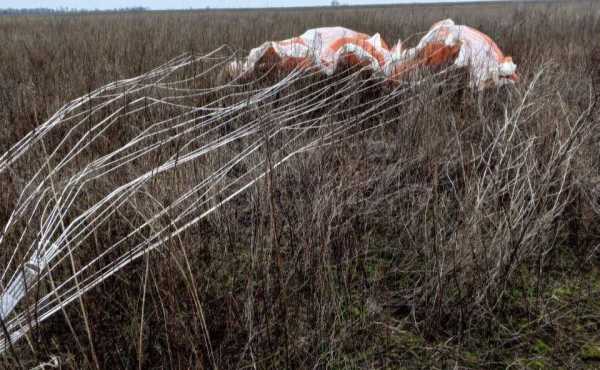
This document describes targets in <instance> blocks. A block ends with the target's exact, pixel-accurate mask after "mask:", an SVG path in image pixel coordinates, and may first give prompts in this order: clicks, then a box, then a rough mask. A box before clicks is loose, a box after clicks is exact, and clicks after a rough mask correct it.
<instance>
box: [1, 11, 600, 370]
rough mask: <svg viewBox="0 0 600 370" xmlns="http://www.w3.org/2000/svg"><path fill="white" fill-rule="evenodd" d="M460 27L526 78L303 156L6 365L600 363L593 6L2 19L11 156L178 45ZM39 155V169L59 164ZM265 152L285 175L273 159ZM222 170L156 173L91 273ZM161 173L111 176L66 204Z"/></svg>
mask: <svg viewBox="0 0 600 370" xmlns="http://www.w3.org/2000/svg"><path fill="white" fill-rule="evenodd" d="M447 17H451V18H453V19H454V20H455V21H457V22H459V23H465V24H468V25H471V26H474V27H477V28H479V29H481V30H482V31H484V32H486V33H488V34H489V35H490V36H492V37H493V38H494V39H495V40H496V41H497V43H498V44H499V46H500V47H501V48H502V49H503V50H504V51H505V52H506V53H507V54H509V55H512V56H513V59H514V60H515V62H516V63H517V65H518V68H519V69H518V73H519V75H520V76H521V78H522V81H521V83H520V84H519V85H517V86H515V87H514V88H509V89H502V90H499V91H488V92H486V93H484V94H477V93H475V92H472V91H469V90H465V89H458V90H457V91H458V92H456V93H452V94H448V93H445V90H444V88H439V87H436V88H433V87H432V86H427V87H424V88H422V89H420V90H417V91H410V92H409V93H410V94H414V96H418V97H419V99H417V100H416V102H415V103H414V104H415V107H416V108H415V109H411V110H410V111H408V110H402V108H397V109H394V110H393V111H392V112H389V113H388V114H387V115H386V116H385V117H383V116H382V117H379V116H374V117H372V121H374V122H375V123H376V122H377V121H378V120H383V119H384V118H385V119H388V118H390V117H392V118H393V117H394V115H397V116H398V117H402V118H401V119H400V118H399V119H398V120H397V121H395V122H394V123H393V124H389V125H386V126H385V127H383V128H381V129H377V130H374V131H372V132H370V133H368V134H365V135H362V136H360V137H359V138H357V139H356V140H355V141H346V142H343V143H341V144H340V145H336V146H331V147H327V148H324V149H321V150H315V151H311V152H309V153H306V154H305V155H301V156H297V157H296V158H294V159H293V160H292V161H290V162H288V163H286V165H285V166H282V167H280V168H278V169H277V170H276V171H274V172H273V173H272V174H271V175H269V176H267V177H266V178H265V180H264V181H261V182H259V183H258V184H257V185H256V186H255V187H253V188H251V189H249V190H248V191H247V192H246V193H244V194H243V195H242V196H241V197H240V198H239V199H236V201H235V202H232V203H229V204H227V205H226V206H223V207H222V208H220V209H219V210H218V211H217V212H215V213H214V214H213V215H211V217H209V218H208V219H206V220H205V221H202V222H200V223H198V224H197V225H196V226H194V227H193V228H192V229H191V230H189V231H188V232H186V233H184V234H182V235H181V236H180V237H179V238H177V239H176V240H171V241H169V243H168V244H167V245H166V246H165V248H163V249H160V250H157V251H156V252H153V253H150V254H148V255H146V257H144V258H142V259H141V260H139V261H137V262H135V263H133V264H131V265H130V266H128V267H127V268H126V269H124V270H122V271H121V272H120V273H119V274H117V275H116V276H114V277H112V278H111V279H110V280H108V281H107V282H105V283H104V284H102V285H100V286H99V287H97V288H95V289H94V290H93V291H91V292H89V293H88V294H86V295H84V296H83V299H82V300H81V301H79V302H77V303H76V304H73V305H70V306H68V307H67V308H66V309H65V311H64V312H63V313H61V314H58V315H56V316H55V317H54V318H52V319H51V320H49V321H47V322H45V323H43V324H42V325H41V326H40V327H39V328H37V329H36V330H34V331H33V332H32V333H31V335H30V336H29V337H28V338H27V340H23V341H22V342H19V343H17V344H16V345H15V348H14V350H13V351H9V352H7V353H6V354H5V355H4V357H3V358H2V363H1V364H0V365H1V366H5V367H6V368H19V367H23V368H29V367H32V366H35V365H37V364H39V363H41V362H44V361H48V359H50V358H52V356H56V357H57V358H58V359H59V361H60V362H61V364H62V365H63V368H73V369H81V368H106V369H121V368H122V369H130V368H131V369H133V368H165V369H192V368H193V369H196V368H249V367H254V368H257V369H259V368H309V367H310V368H386V367H387V368H400V367H405V368H450V367H457V368H464V367H470V368H506V367H507V366H509V365H510V366H513V367H517V368H557V367H564V368H574V367H583V366H591V368H593V367H594V366H595V365H598V362H597V361H598V360H600V355H599V353H600V337H599V336H598V329H599V328H600V314H599V313H598V312H600V311H598V310H599V309H600V306H599V305H598V298H599V296H600V284H599V283H598V281H599V280H598V279H599V278H600V264H599V263H600V261H599V260H598V256H597V251H596V249H597V247H598V245H599V244H598V243H599V242H600V229H599V228H598V225H599V222H600V203H599V200H600V162H599V161H598V158H600V149H599V139H600V129H599V127H600V126H598V124H599V122H598V118H599V113H600V110H598V106H597V98H598V96H599V94H598V91H599V90H598V89H599V87H598V76H600V66H599V65H598V59H599V58H598V50H599V47H600V45H598V43H599V41H598V35H599V34H600V7H598V6H597V5H596V4H595V3H594V2H588V1H581V2H564V3H534V4H526V3H523V4H518V3H506V4H497V3H494V4H487V5H485V4H470V5H460V6H459V5H448V6H438V5H436V6H399V7H385V8H345V9H336V10H306V11H300V10H294V11H280V10H278V11H244V12H235V11H227V12H225V11H211V12H163V13H144V14H110V15H72V16H71V15H66V16H55V17H42V16H35V17H33V16H32V17H1V18H0V45H1V49H0V63H1V64H0V120H1V123H0V152H5V151H6V150H8V148H9V147H10V146H11V145H12V144H14V143H15V142H17V141H18V140H19V139H20V138H22V137H23V136H24V135H25V134H26V133H27V132H29V131H30V130H32V129H33V128H34V127H36V126H37V125H39V124H40V123H42V122H43V121H44V120H45V119H46V118H48V117H49V116H50V115H52V114H53V113H54V112H55V111H56V110H57V109H58V108H59V107H60V106H62V105H63V104H64V103H65V102H66V101H68V100H70V99H73V98H76V97H78V96H81V95H83V94H85V93H87V92H89V91H91V90H93V89H95V88H97V87H99V86H101V85H103V84H105V83H108V82H110V81H113V80H117V79H122V78H126V77H131V76H135V75H138V74H140V73H144V72H146V71H148V70H150V69H151V68H153V67H155V66H157V65H160V64H162V63H164V62H165V61H167V60H169V59H171V58H173V57H175V56H177V55H179V54H181V53H182V52H186V51H187V52H192V53H195V54H202V53H206V52H208V51H211V50H213V49H215V48H217V47H219V46H221V45H223V44H228V45H230V46H231V47H232V48H234V49H249V48H251V47H254V46H256V45H258V44H260V43H261V42H262V41H264V40H268V39H281V38H286V37H288V36H290V35H295V34H299V33H301V32H303V31H304V30H305V29H307V28H310V27H315V26H324V25H342V26H345V27H349V28H353V29H356V30H360V31H363V32H367V33H374V32H381V33H382V36H383V37H384V39H386V40H387V41H388V42H390V43H393V42H395V41H396V40H397V39H398V38H402V39H406V38H407V37H408V36H409V35H416V36H415V37H413V38H412V39H411V42H413V43H414V42H416V40H418V33H419V32H423V31H425V30H427V28H428V27H429V26H430V25H431V24H432V23H433V22H435V21H438V20H440V19H443V18H447ZM206 83H207V84H210V83H211V82H210V81H208V82H206ZM382 93H384V91H383V92H382V91H374V92H373V91H371V92H369V93H368V94H361V95H356V96H353V99H354V100H352V101H351V102H348V106H350V107H351V106H352V104H356V105H357V106H358V104H360V103H361V102H363V103H364V102H369V101H372V100H373V101H374V100H375V99H376V98H377V96H379V95H378V94H382ZM369 94H373V95H369ZM430 101H435V102H436V103H435V104H431V103H428V102H430ZM200 103H201V102H196V104H200ZM357 111H358V112H356V113H357V114H358V113H360V109H358V108H357ZM107 114H108V113H107ZM171 114H173V112H172V111H169V110H165V111H160V112H156V116H153V117H151V119H154V120H157V119H159V118H160V117H168V116H169V115H171ZM254 114H255V115H259V116H260V114H263V115H264V117H269V110H268V109H264V110H262V111H261V110H259V111H258V112H255V113H254ZM244 118H247V119H251V118H255V116H252V117H242V119H244ZM347 118H348V116H344V117H341V116H337V115H332V116H331V117H329V119H330V120H336V119H347ZM144 119H146V118H145V117H142V116H141V115H140V117H138V116H135V118H131V119H129V120H126V121H124V122H122V124H120V125H118V126H115V127H114V128H113V129H111V131H109V132H107V138H108V139H107V140H106V142H104V143H103V144H101V145H100V144H99V145H98V146H97V147H95V150H96V151H97V152H95V153H94V152H92V153H89V156H90V157H93V156H94V155H96V154H97V153H100V152H105V151H108V150H114V148H116V147H119V146H120V145H123V144H124V142H126V141H127V138H131V137H132V136H133V135H135V133H136V132H137V131H136V129H137V128H138V127H144V125H145V124H147V123H148V122H147V121H144ZM361 124H364V125H367V126H366V127H368V125H369V124H374V123H373V122H367V120H365V121H364V122H362V123H361ZM63 134H64V133H63ZM60 138H61V136H60V132H59V133H55V134H54V136H51V137H50V138H49V140H50V141H49V142H48V143H45V145H47V146H48V147H49V148H51V147H52V146H53V143H55V142H57V141H58V140H59V139H60ZM269 144H271V143H269ZM272 144H273V145H274V146H275V147H276V144H277V142H274V143H272ZM267 148H270V146H269V145H267ZM170 150H172V151H176V150H178V149H177V148H175V147H173V148H170ZM36 153H37V154H38V157H37V158H36V156H35V155H34V156H31V157H28V158H27V159H28V160H30V161H32V162H31V163H34V162H35V161H39V162H42V161H43V160H44V155H43V152H36ZM172 154H173V152H164V153H158V154H157V157H161V158H162V157H165V158H166V157H168V156H170V155H172ZM229 154H230V155H231V153H229ZM261 155H263V156H264V157H265V158H268V159H269V163H270V159H271V156H273V157H275V155H276V153H274V152H273V149H266V150H265V151H264V152H261ZM154 160H156V161H159V160H160V158H156V159H154ZM213 160H214V161H215V163H212V162H205V163H200V164H196V165H194V166H190V167H185V168H181V169H179V170H178V171H175V172H174V173H173V174H172V175H170V176H165V177H164V178H162V177H161V178H160V179H158V180H157V181H156V182H153V183H152V184H149V185H148V189H147V190H148V191H149V192H150V193H152V194H153V195H155V196H156V199H157V200H158V201H157V202H158V203H159V204H156V203H153V202H150V201H148V200H147V199H146V200H144V199H145V198H142V197H139V199H138V198H135V199H132V203H135V204H136V208H135V211H136V212H138V213H136V212H133V211H131V210H130V211H131V213H127V214H122V215H118V216H115V217H114V219H113V220H111V221H110V222H108V223H107V224H106V225H103V227H102V228H100V229H99V230H98V231H97V232H96V233H95V234H94V235H93V237H92V238H90V240H89V241H88V242H87V244H85V246H84V248H83V250H84V252H85V251H89V253H88V254H86V253H84V252H82V253H81V254H80V255H76V256H74V263H75V264H81V263H82V262H83V261H85V260H86V258H89V255H90V253H94V251H98V250H101V249H102V247H103V245H106V244H108V243H109V242H110V241H113V242H114V240H116V239H117V238H119V237H120V236H123V235H125V234H126V233H127V232H129V230H130V227H131V225H130V224H129V223H130V222H133V223H135V222H141V220H144V219H145V218H148V217H150V216H151V215H152V214H154V213H156V212H157V211H158V210H159V209H160V207H161V206H166V205H168V204H170V202H172V201H173V199H175V198H176V197H177V195H179V194H181V192H182V191H184V190H185V189H189V188H190V187H191V186H194V183H197V182H198V181H200V180H201V179H202V176H203V175H204V173H205V172H204V171H208V172H210V170H211V169H214V168H215V167H216V166H218V165H219V164H220V162H219V161H222V159H219V158H216V159H213ZM153 163H154V162H144V163H139V166H140V167H139V168H136V167H135V166H131V167H127V168H124V169H123V170H122V172H119V173H118V174H120V176H123V177H122V178H120V177H119V176H117V175H115V177H113V178H111V179H105V180H102V181H101V182H100V181H99V182H98V183H96V184H95V188H94V190H93V191H89V193H88V194H86V197H85V199H81V200H79V201H78V203H77V204H75V206H74V207H73V212H75V213H76V212H78V211H79V212H80V211H81V210H82V209H85V208H86V207H87V206H89V204H93V202H94V201H97V200H98V199H99V198H100V197H101V196H102V195H103V194H104V193H105V192H106V190H107V189H111V188H114V187H115V184H119V183H121V182H122V181H123V178H127V176H132V175H133V174H135V173H138V174H139V173H141V172H142V171H143V168H148V167H151V166H152V165H153ZM0 176H1V177H0V184H1V188H2V191H1V193H0V224H2V225H4V223H6V222H7V219H8V217H9V214H10V211H11V210H12V209H13V208H14V206H15V204H16V201H17V196H18V194H19V193H20V191H22V187H23V179H24V178H28V176H31V173H30V169H29V168H28V163H27V162H24V163H20V164H19V165H17V166H16V167H15V168H14V169H13V170H11V171H10V172H6V173H4V174H2V175H0ZM70 216H72V215H70ZM173 216H176V215H172V214H171V215H168V217H173ZM160 222H163V223H164V224H168V222H169V220H168V219H165V220H160ZM11 237H12V238H17V237H19V235H18V233H17V234H15V235H12V236H11ZM27 237H28V238H34V237H35V236H34V235H27ZM9 240H10V239H9ZM124 248H126V246H125V247H124ZM6 258H7V256H6V255H5V254H3V255H1V256H0V266H3V265H4V264H5V263H6V262H5V261H6ZM60 273H61V271H58V272H57V274H60ZM62 273H63V274H67V273H68V271H62ZM2 283H3V284H5V283H6V282H2Z"/></svg>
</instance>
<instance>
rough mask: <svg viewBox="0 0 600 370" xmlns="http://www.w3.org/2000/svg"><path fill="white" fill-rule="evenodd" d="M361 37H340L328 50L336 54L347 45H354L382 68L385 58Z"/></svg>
mask: <svg viewBox="0 0 600 370" xmlns="http://www.w3.org/2000/svg"><path fill="white" fill-rule="evenodd" d="M363 36H366V35H363ZM363 36H361V37H340V38H338V39H336V40H335V41H334V42H332V43H331V45H329V47H328V48H329V50H331V51H332V52H336V51H338V50H339V49H341V48H342V47H344V46H346V45H348V44H354V45H356V46H359V47H361V48H362V49H363V50H364V51H366V52H367V53H369V54H370V55H371V56H372V57H374V58H375V59H377V62H378V63H379V64H380V65H382V66H383V65H384V64H385V56H384V55H383V54H382V53H381V52H379V51H378V50H377V49H375V47H373V45H371V44H370V43H369V42H367V39H368V37H366V38H365V37H363ZM386 47H387V45H386Z"/></svg>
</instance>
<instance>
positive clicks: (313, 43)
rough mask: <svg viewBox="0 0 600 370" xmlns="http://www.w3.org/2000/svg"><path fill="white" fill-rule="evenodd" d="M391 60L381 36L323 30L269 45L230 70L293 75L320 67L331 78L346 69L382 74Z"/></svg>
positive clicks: (344, 30)
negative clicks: (297, 70)
mask: <svg viewBox="0 0 600 370" xmlns="http://www.w3.org/2000/svg"><path fill="white" fill-rule="evenodd" d="M388 57H389V48H388V46H387V45H386V44H385V42H384V41H383V40H382V39H381V36H380V35H379V34H378V33H377V34H375V35H373V36H368V35H366V34H364V33H359V32H356V31H352V30H350V29H347V28H344V27H322V28H314V29H311V30H308V31H306V32H305V33H303V34H302V35H300V36H299V37H294V38H291V39H287V40H283V41H268V42H265V43H264V44H262V45H261V46H259V47H257V48H255V49H252V50H251V51H250V54H249V55H248V58H247V59H246V61H245V62H244V63H243V64H239V63H237V62H234V63H233V64H232V65H230V66H229V68H230V69H231V71H232V72H234V74H237V73H242V74H244V73H251V72H254V71H257V70H260V69H261V68H265V69H269V68H273V67H275V68H277V69H278V70H281V71H291V70H293V69H294V68H307V69H308V68H313V67H316V68H318V69H319V70H321V71H322V72H324V73H325V74H327V75H331V74H333V73H334V72H335V71H336V70H337V69H338V68H340V67H341V66H342V65H344V66H348V65H362V66H370V67H371V68H372V69H373V70H375V71H380V70H381V68H382V67H383V65H385V63H386V61H387V59H386V58H388ZM236 72H237V73H236Z"/></svg>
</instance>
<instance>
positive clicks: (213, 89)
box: [0, 47, 459, 351]
mask: <svg viewBox="0 0 600 370" xmlns="http://www.w3.org/2000/svg"><path fill="white" fill-rule="evenodd" d="M234 60H236V55H235V54H234V53H231V52H229V50H228V48H227V47H222V48H219V49H217V50H215V51H213V52H211V53H209V54H206V55H202V56H192V55H182V56H180V57H177V58H174V59H173V60H171V61H169V62H167V63H166V64H164V65H163V66H160V67H158V68H156V69H154V70H152V71H150V72H148V73H146V74H143V75H141V76H138V77H134V78H130V79H126V80H121V81H116V82H113V83H110V84H107V85H105V86H103V87H101V88H99V89H97V90H95V91H93V92H91V93H89V94H87V95H85V96H83V97H80V98H78V99H75V100H73V101H72V102H70V103H68V104H66V105H65V106H63V107H62V108H60V109H59V110H58V111H57V112H56V113H55V114H54V115H52V116H51V117H50V118H49V119H48V120H47V121H46V122H45V123H43V124H42V125H40V126H39V127H37V128H36V129H35V130H33V131H32V132H30V133H29V134H28V135H26V136H25V137H24V138H23V139H21V140H20V141H19V142H17V143H16V144H14V145H13V146H12V147H11V148H10V149H9V150H8V151H7V152H6V153H4V154H2V155H0V175H4V173H6V172H7V171H11V172H14V173H17V174H21V173H24V174H25V175H23V176H21V177H20V178H19V179H20V180H19V181H21V182H22V184H20V186H19V188H20V189H22V191H21V192H20V194H18V197H17V201H16V204H15V206H14V209H13V210H12V212H11V214H10V216H9V218H8V221H7V222H6V224H4V225H3V226H2V229H1V231H0V248H2V249H3V250H7V251H10V253H8V255H7V259H6V263H5V265H4V266H2V267H3V271H2V274H1V277H0V288H1V289H0V293H1V294H0V319H2V321H3V324H4V327H5V328H6V332H5V333H2V334H0V351H5V350H6V349H7V348H9V346H10V345H11V343H14V342H15V341H17V340H19V339H20V338H22V337H23V336H24V335H26V334H27V333H28V332H29V331H30V330H31V329H32V328H33V327H35V326H37V325H39V324H40V323H42V322H44V321H45V320H48V319H49V318H51V317H52V316H53V315H55V314H56V313H58V312H61V311H62V310H63V309H64V307H65V306H66V305H68V304H69V303H72V302H73V301H75V300H77V299H78V298H79V297H81V296H82V295H83V294H85V293H86V292H89V291H90V290H92V289H94V288H96V287H98V286H99V285H100V284H101V283H102V282H103V281H105V280H106V279H108V278H110V277H111V276H112V275H114V274H115V273H117V272H119V271H120V270H122V269H123V268H125V267H126V266H128V265H129V264H131V263H132V262H135V261H137V260H139V259H140V257H142V256H143V255H145V254H146V253H148V252H150V251H153V250H156V249H159V248H166V247H167V246H168V245H169V243H170V241H171V240H174V239H175V238H179V237H181V236H182V235H184V233H185V232H186V231H190V229H192V228H193V227H194V226H195V225H197V224H198V222H200V221H201V220H203V219H206V218H207V217H209V216H211V215H212V214H213V213H214V212H216V211H217V210H219V209H220V208H222V207H223V206H224V205H226V204H228V203H230V202H232V201H234V200H236V201H239V199H240V196H241V195H242V194H244V192H245V191H246V190H248V189H249V188H251V187H252V186H254V185H256V184H257V183H258V182H259V181H260V180H261V179H263V178H264V177H265V176H266V175H268V174H269V171H275V170H278V169H280V168H281V167H282V166H283V165H284V164H285V163H287V162H289V161H290V160H292V159H293V158H295V157H297V156H298V155H301V154H303V153H306V152H309V151H314V150H317V149H319V148H325V147H327V146H332V145H337V144H340V143H342V142H344V141H348V140H352V139H354V138H356V137H359V136H361V135H365V134H366V133H368V132H370V131H373V130H376V129H378V128H381V127H384V126H386V125H389V124H392V123H399V124H402V122H405V121H407V120H408V117H410V116H411V115H414V114H415V111H416V109H414V106H415V104H414V102H415V101H419V100H420V99H424V98H425V96H426V95H431V91H432V90H436V89H437V87H439V86H442V85H443V86H446V88H445V89H444V92H443V94H438V95H435V96H434V97H433V98H432V99H433V100H428V101H435V99H443V98H444V97H445V96H447V95H449V94H453V93H454V91H455V90H456V89H457V87H449V88H448V86H458V85H452V83H453V82H456V81H457V79H458V78H459V77H458V76H456V75H452V74H444V73H442V74H437V75H423V76H421V77H420V78H419V79H418V80H417V81H413V83H411V84H392V85H390V83H389V81H387V80H385V79H382V78H380V77H378V76H376V75H371V76H367V77H365V71H367V70H368V67H365V68H358V69H355V70H351V71H348V72H347V73H346V74H344V75H337V76H336V75H327V76H323V75H321V74H320V73H319V72H318V71H306V70H305V69H302V68H295V69H293V70H292V71H290V72H289V73H287V74H285V75H284V76H282V77H281V78H278V79H277V81H276V82H272V80H273V79H272V77H271V76H270V73H265V74H264V75H258V76H256V78H255V79H254V80H252V81H250V82H244V81H242V80H241V79H233V80H230V81H229V82H226V83H219V81H220V77H219V76H218V72H220V71H222V70H223V68H225V66H227V65H228V64H229V63H231V62H232V61H234ZM425 85H426V86H427V88H421V86H425ZM373 91H376V92H375V93H373ZM382 92H385V93H382ZM265 140H268V141H269V142H270V143H272V145H271V147H270V156H271V160H272V162H271V165H269V164H268V163H267V160H266V156H265V152H266V148H265ZM46 147H48V148H51V151H50V152H49V153H47V154H45V155H44V153H45V151H44V150H42V149H43V148H46ZM40 157H42V159H40ZM164 186H169V187H177V188H176V189H178V193H177V195H176V196H175V197H174V199H166V198H165V197H166V195H165V194H164V193H163V192H161V189H162V187H164ZM179 190H180V191H179ZM141 205H143V206H144V207H141ZM119 220H121V221H122V222H121V224H120V226H121V227H122V228H123V229H125V230H123V232H122V233H120V234H119V235H115V236H114V237H111V238H109V239H105V238H102V237H101V236H102V235H104V234H103V233H106V230H107V229H109V228H110V227H111V225H112V224H114V223H115V222H117V221H119ZM71 258H73V260H71ZM72 262H73V263H76V265H77V266H78V267H77V269H76V270H75V271H73V269H71V266H72V265H71V263H72ZM50 280H51V281H52V284H51V289H49V288H48V282H49V281H50ZM42 287H45V289H41V288H42ZM30 292H36V294H30ZM26 297H27V298H28V299H25V298H26ZM32 318H35V319H32Z"/></svg>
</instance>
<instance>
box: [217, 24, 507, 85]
mask: <svg viewBox="0 0 600 370" xmlns="http://www.w3.org/2000/svg"><path fill="white" fill-rule="evenodd" d="M449 65H453V66H456V67H466V68H467V69H468V70H469V72H470V76H471V81H470V82H471V86H473V87H477V88H479V89H484V88H486V87H491V86H499V85H503V84H505V83H510V82H513V81H516V80H517V75H516V74H515V71H516V65H515V64H514V63H513V61H512V58H510V57H506V56H504V54H503V53H502V51H501V50H500V48H499V47H498V46H497V45H496V43H495V42H494V41H493V40H492V39H491V38H490V37H489V36H487V35H485V34H484V33H482V32H480V31H478V30H476V29H474V28H471V27H468V26H464V25H456V24H455V23H454V22H453V21H452V20H451V19H446V20H443V21H441V22H438V23H435V24H434V25H433V26H432V27H431V29H430V30H429V32H427V34H426V35H425V36H424V37H423V38H422V39H421V40H420V42H419V43H418V44H417V46H416V47H414V48H410V49H404V48H403V47H402V43H401V42H400V41H398V43H397V44H396V46H394V47H393V48H392V49H390V48H389V47H388V45H387V44H386V42H385V41H384V40H383V39H382V38H381V36H380V35H379V34H378V33H376V34H375V35H373V36H369V35H366V34H363V33H360V32H356V31H353V30H350V29H347V28H344V27H323V28H315V29H311V30H308V31H306V32H305V33H303V34H302V35H300V36H298V37H294V38H291V39H287V40H283V41H268V42H265V43H264V44H262V45H261V46H259V47H257V48H255V49H252V50H251V51H250V54H249V55H248V57H247V58H246V60H245V61H244V62H242V63H240V62H232V63H231V64H230V65H229V66H228V68H229V71H228V72H229V74H231V75H233V76H242V77H243V76H246V77H247V76H250V75H252V74H253V73H256V72H261V71H265V70H268V69H271V68H275V69H277V70H279V71H283V72H289V71H291V70H293V69H297V68H300V69H317V70H320V71H321V72H323V73H325V74H326V75H331V74H333V73H335V72H336V71H338V70H341V69H344V68H347V67H349V66H360V67H368V68H370V69H371V70H372V71H373V72H374V73H377V74H381V75H383V76H385V77H386V78H388V79H391V80H401V79H403V78H405V76H406V75H407V74H408V73H409V72H411V71H415V70H421V69H426V68H427V69H434V70H435V69H437V68H440V67H442V66H449Z"/></svg>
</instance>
